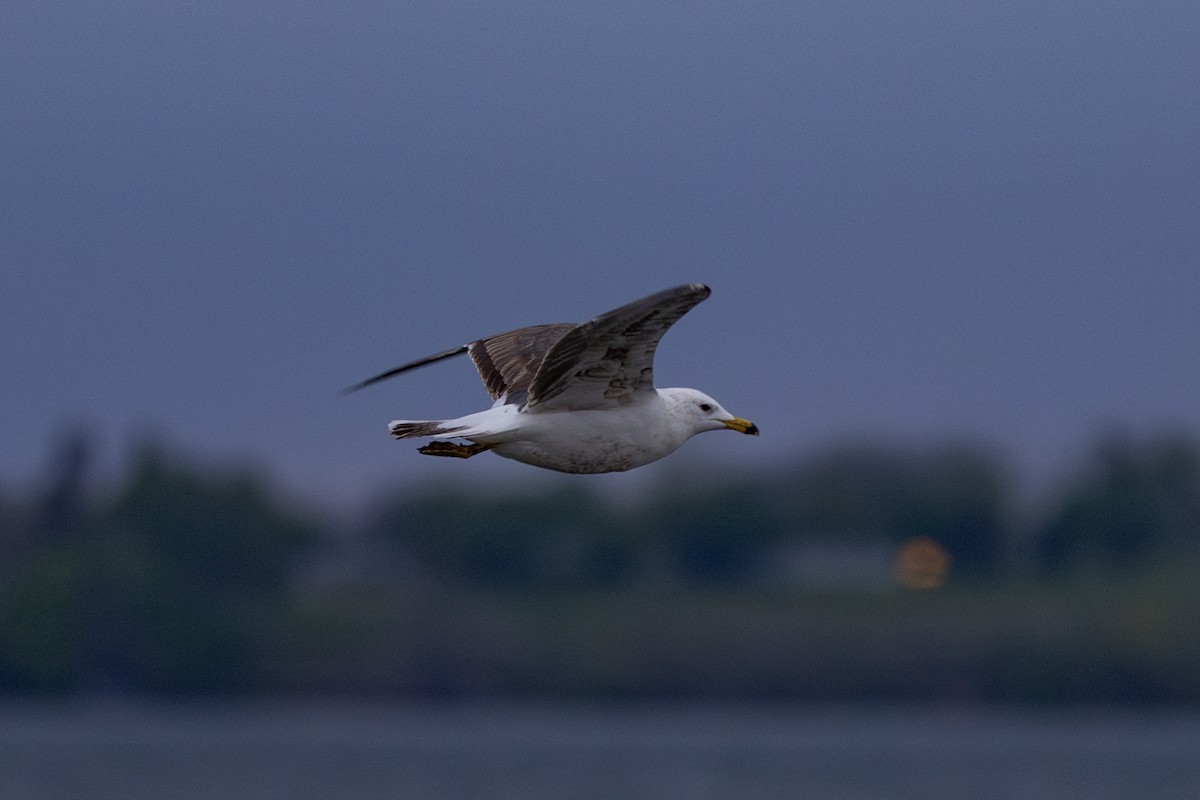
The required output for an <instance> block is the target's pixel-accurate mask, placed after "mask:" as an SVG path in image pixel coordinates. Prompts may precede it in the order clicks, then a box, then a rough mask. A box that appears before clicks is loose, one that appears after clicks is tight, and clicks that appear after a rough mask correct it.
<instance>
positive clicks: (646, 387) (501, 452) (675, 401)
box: [345, 283, 758, 474]
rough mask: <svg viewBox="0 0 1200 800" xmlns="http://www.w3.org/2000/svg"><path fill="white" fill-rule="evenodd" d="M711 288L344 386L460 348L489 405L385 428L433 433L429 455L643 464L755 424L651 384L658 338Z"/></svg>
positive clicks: (700, 396) (554, 464)
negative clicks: (701, 436) (707, 434)
mask: <svg viewBox="0 0 1200 800" xmlns="http://www.w3.org/2000/svg"><path fill="white" fill-rule="evenodd" d="M711 291H712V290H711V289H709V288H708V287H707V286H705V285H704V284H700V283H689V284H685V285H683V286H677V287H675V288H673V289H666V290H664V291H661V292H657V293H656V294H652V295H649V296H648V297H643V298H642V299H640V300H634V301H633V302H632V303H628V304H626V305H623V306H621V307H620V308H616V309H613V310H612V311H608V312H606V313H604V314H601V315H600V316H598V317H596V318H595V319H593V320H591V321H590V322H585V323H583V324H581V325H576V324H572V323H551V324H548V325H532V326H529V327H526V328H517V329H516V330H512V331H508V332H507V333H500V334H497V335H495V336H489V337H487V338H485V339H477V340H475V341H473V342H469V343H468V344H464V345H462V346H460V347H455V348H452V349H450V350H445V351H443V352H441V353H436V354H434V355H431V356H426V357H425V358H421V359H417V360H416V361H411V362H409V363H407V364H403V365H401V366H399V367H396V368H395V369H390V370H388V371H387V372H383V373H380V374H379V375H375V376H374V377H371V378H367V379H366V380H365V381H362V382H360V383H357V384H355V385H354V386H351V387H349V388H348V389H346V390H345V393H349V392H353V391H357V390H359V389H362V388H364V387H366V386H370V385H371V384H374V383H377V382H379V381H382V380H384V379H386V378H391V377H393V376H395V375H399V374H400V373H403V372H407V371H409V370H412V369H416V368H417V367H423V366H425V365H427V364H432V363H434V362H437V361H441V360H443V359H447V358H452V357H454V356H457V355H461V354H462V353H468V354H469V355H470V356H471V360H472V361H474V362H475V367H476V369H478V370H479V375H480V377H481V378H483V383H484V385H485V386H486V387H487V391H488V394H489V395H491V397H492V400H493V401H494V403H493V405H492V407H491V408H489V409H487V410H486V411H480V412H477V413H475V414H468V415H466V416H464V417H458V418H457V419H439V420H395V421H393V422H392V423H390V425H389V426H388V430H389V431H391V434H392V436H394V437H396V438H397V439H411V438H421V437H431V438H435V439H437V441H433V442H430V443H429V444H426V445H425V446H423V447H421V448H419V449H418V452H420V453H423V454H425V455H430V456H448V457H453V458H470V457H472V456H475V455H478V454H480V453H483V452H486V451H489V450H490V451H491V452H493V453H495V454H496V455H498V456H502V457H504V458H511V459H513V460H515V461H521V462H524V463H526V464H532V465H534V466H537V467H543V468H545V469H552V470H557V471H559V472H570V473H577V474H595V473H602V472H622V471H625V470H629V469H633V468H634V467H640V466H642V465H644V464H649V463H650V462H652V461H657V460H658V459H660V458H662V457H663V456H666V455H669V454H670V453H673V452H674V451H675V450H677V449H678V448H679V447H680V445H682V444H683V443H684V442H686V441H687V440H688V439H690V438H691V437H693V436H695V435H696V434H698V433H702V432H704V431H715V430H734V431H738V432H739V433H748V434H752V435H755V436H757V435H758V427H757V426H756V425H755V424H754V423H752V422H750V421H749V420H747V419H742V418H741V417H735V416H734V415H733V414H730V413H729V412H728V411H726V410H725V409H724V408H722V407H721V404H720V403H718V402H717V401H716V400H714V399H712V398H711V397H709V396H708V395H707V394H705V393H704V392H701V391H698V390H696V389H681V388H672V389H657V388H655V386H654V351H655V349H656V348H657V347H658V342H659V340H660V339H662V337H663V334H664V333H666V332H667V330H668V329H669V328H670V327H671V326H672V325H674V324H675V323H676V322H678V321H679V319H680V318H681V317H682V316H683V315H684V314H686V313H687V312H688V311H690V310H691V309H692V308H693V307H695V306H696V305H697V304H698V303H700V302H701V301H703V300H704V299H705V298H707V297H708V296H709V294H711ZM454 439H458V440H465V441H466V443H463V442H461V441H452V440H454Z"/></svg>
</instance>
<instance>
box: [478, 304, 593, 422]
mask: <svg viewBox="0 0 1200 800" xmlns="http://www.w3.org/2000/svg"><path fill="white" fill-rule="evenodd" d="M576 327H578V326H576V325H575V323H573V322H553V323H550V324H548V325H530V326H529V327H527V328H517V329H516V330H515V331H508V332H507V333H498V334H496V335H495V336H489V337H487V338H486V339H480V340H478V341H475V342H471V343H470V344H469V345H467V348H468V349H467V352H469V353H470V354H471V360H472V361H474V362H475V368H476V369H478V370H479V377H481V378H483V384H484V386H486V387H487V390H488V394H490V395H491V396H492V399H493V400H500V399H501V398H503V399H504V401H505V402H506V403H517V404H521V403H524V402H525V396H526V394H528V392H529V386H530V384H532V383H533V377H534V375H536V374H537V370H538V365H539V364H541V363H542V359H543V358H544V357H545V355H546V353H547V351H549V350H550V348H552V347H553V346H554V345H555V344H556V343H557V342H558V340H559V339H561V338H562V337H563V336H564V335H566V334H567V333H568V332H569V331H572V330H574V329H575V328H576Z"/></svg>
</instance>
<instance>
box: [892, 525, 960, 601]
mask: <svg viewBox="0 0 1200 800" xmlns="http://www.w3.org/2000/svg"><path fill="white" fill-rule="evenodd" d="M949 572H950V554H949V553H947V552H946V548H944V547H942V546H941V545H940V544H938V543H937V542H935V541H934V540H933V539H930V538H929V537H928V536H915V537H913V538H912V539H909V540H908V541H906V542H905V543H904V544H902V545H900V549H899V550H898V551H896V581H897V582H898V583H899V584H900V585H901V586H904V587H906V588H909V589H936V588H938V587H939V586H941V585H942V584H943V583H945V582H946V575H947V574H949Z"/></svg>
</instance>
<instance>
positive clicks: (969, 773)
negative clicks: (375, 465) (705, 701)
mask: <svg viewBox="0 0 1200 800" xmlns="http://www.w3.org/2000/svg"><path fill="white" fill-rule="evenodd" d="M0 798H29V800H38V799H39V798H89V799H91V798H121V800H141V799H142V798H155V799H156V800H157V799H158V798H222V799H223V800H241V799H242V798H256V800H259V799H261V798H268V799H269V798H289V800H290V799H292V798H354V799H355V800H363V799H364V798H366V799H369V798H405V799H406V800H407V799H409V798H411V799H412V800H451V798H453V799H454V800H460V799H461V798H513V800H517V799H518V798H519V799H520V800H541V799H542V798H572V799H573V800H575V799H583V800H588V799H589V798H596V799H597V800H599V799H600V798H603V799H604V800H621V799H624V798H630V799H637V798H655V800H662V799H666V800H670V799H671V798H680V800H684V799H686V800H705V799H706V798H752V799H754V800H758V799H760V798H765V799H768V800H769V799H770V798H815V799H819V798H853V799H855V800H860V799H861V800H873V799H874V798H922V799H923V800H940V799H941V798H946V799H947V800H949V799H950V798H954V800H964V799H966V798H982V799H984V800H986V799H987V798H1046V799H1047V800H1051V799H1053V800H1074V798H1079V799H1080V800H1085V799H1086V800H1103V799H1104V798H1137V800H1148V799H1153V798H1180V799H1181V800H1184V799H1186V800H1195V799H1196V798H1200V714H1196V713H1190V714H1183V713H1180V714H1172V713H1165V712H1155V713H1127V712H1106V711H1087V712H1081V711H1071V712H1037V713H1034V712H1016V711H976V710H970V711H948V710H934V711H929V710H896V709H882V710H881V709H870V708H864V709H822V710H811V709H808V710H774V709H769V708H753V709H746V708H730V707H704V708H692V707H687V708H675V707H670V708H667V707H655V706H648V707H643V706H636V707H619V708H614V707H594V708H593V707H527V706H487V707H476V706H471V707H415V708H414V707H369V708H368V707H351V708H347V707H331V706H322V705H305V706H269V707H263V706H256V707H244V706H198V705H190V706H161V707H146V706H125V705H111V704H102V705H85V706H26V705H7V706H0Z"/></svg>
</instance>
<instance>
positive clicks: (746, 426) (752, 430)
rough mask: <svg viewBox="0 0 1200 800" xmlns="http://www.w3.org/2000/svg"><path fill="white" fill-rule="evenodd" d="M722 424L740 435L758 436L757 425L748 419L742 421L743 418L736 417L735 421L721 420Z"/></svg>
mask: <svg viewBox="0 0 1200 800" xmlns="http://www.w3.org/2000/svg"><path fill="white" fill-rule="evenodd" d="M721 424H722V425H724V426H725V427H726V428H729V430H731V431H737V432H738V433H748V434H750V435H751V436H758V426H757V425H755V424H754V423H753V422H751V421H750V420H748V419H742V418H741V417H734V418H733V419H723V420H721Z"/></svg>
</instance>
